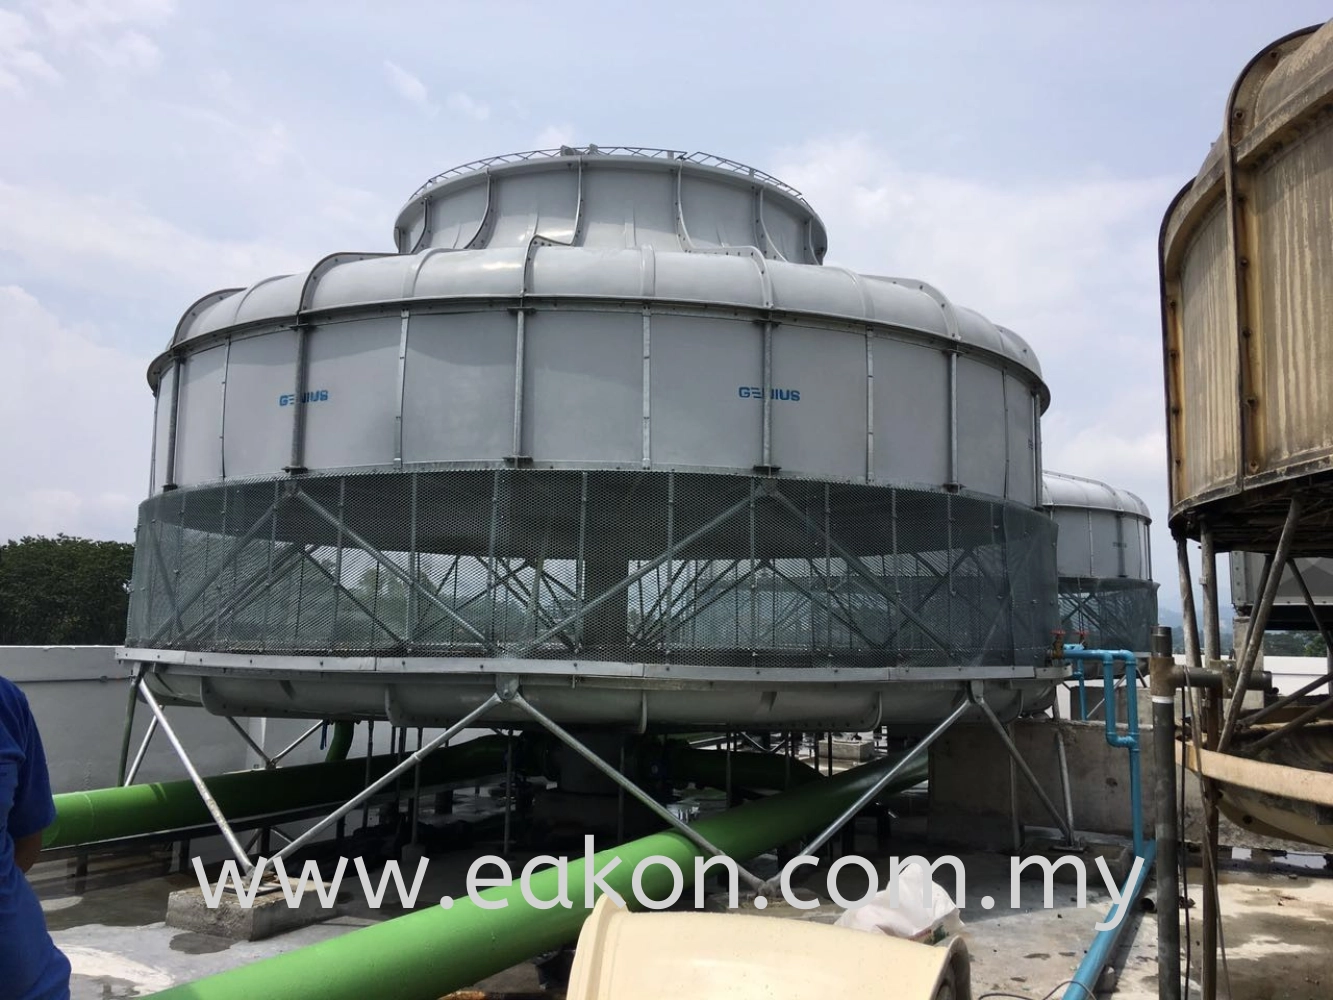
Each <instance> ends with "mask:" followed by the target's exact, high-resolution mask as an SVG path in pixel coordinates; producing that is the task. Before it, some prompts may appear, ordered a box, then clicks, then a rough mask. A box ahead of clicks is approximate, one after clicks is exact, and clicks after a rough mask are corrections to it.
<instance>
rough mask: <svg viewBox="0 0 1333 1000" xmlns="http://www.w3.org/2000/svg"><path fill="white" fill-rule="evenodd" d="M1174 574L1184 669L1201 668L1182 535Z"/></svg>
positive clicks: (1186, 545)
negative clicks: (1176, 578) (1178, 598)
mask: <svg viewBox="0 0 1333 1000" xmlns="http://www.w3.org/2000/svg"><path fill="white" fill-rule="evenodd" d="M1176 575H1177V577H1179V582H1180V607H1181V626H1180V631H1181V632H1182V633H1183V635H1184V639H1185V670H1186V672H1187V673H1188V672H1189V671H1191V670H1195V671H1197V670H1200V669H1202V664H1201V663H1200V656H1199V617H1198V614H1197V613H1196V612H1195V610H1194V586H1193V584H1192V582H1191V579H1192V577H1193V573H1192V572H1191V570H1190V554H1189V539H1187V538H1186V537H1185V536H1184V535H1180V536H1178V537H1177V538H1176Z"/></svg>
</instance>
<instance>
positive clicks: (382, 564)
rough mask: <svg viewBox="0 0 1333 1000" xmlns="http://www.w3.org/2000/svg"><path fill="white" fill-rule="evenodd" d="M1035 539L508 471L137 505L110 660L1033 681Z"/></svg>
mask: <svg viewBox="0 0 1333 1000" xmlns="http://www.w3.org/2000/svg"><path fill="white" fill-rule="evenodd" d="M1054 533H1055V526H1054V524H1053V523H1052V522H1051V520H1050V519H1049V518H1048V517H1045V516H1044V515H1043V514H1041V513H1040V512H1038V511H1034V510H1029V509H1026V508H1023V507H1020V506H1015V505H1011V504H1007V503H1003V502H997V501H988V500H985V499H980V498H976V497H973V496H968V495H962V494H949V493H945V492H931V491H922V490H904V489H897V488H893V487H881V486H866V485H848V484H831V483H821V482H812V481H797V480H774V479H764V478H750V477H744V476H724V475H707V474H686V473H675V472H610V471H597V472H577V471H546V470H529V469H506V470H492V471H449V472H415V473H398V474H366V475H351V476H329V477H318V478H303V479H300V480H292V481H284V482H281V483H274V482H271V481H270V482H264V483H240V484H229V485H226V486H220V487H208V488H200V489H194V490H179V491H174V492H170V493H165V494H162V495H159V496H157V497H154V498H152V499H150V500H148V501H146V502H145V503H144V504H143V505H142V507H141V509H140V522H139V532H138V546H137V551H136V562H135V568H134V580H133V589H132V594H131V602H130V616H129V638H128V640H127V643H128V644H129V645H132V646H139V647H157V648H171V649H188V650H199V651H244V652H261V653H262V652H284V653H335V654H336V653H346V654H370V653H376V654H382V655H411V654H417V655H428V654H429V655H457V656H503V657H527V658H558V659H575V658H577V659H586V660H610V661H622V662H656V663H669V662H680V663H692V664H701V665H717V666H747V665H763V666H780V665H786V664H790V665H793V666H812V665H824V664H831V663H837V664H842V665H856V666H889V665H904V664H910V665H918V666H941V665H945V664H951V665H987V666H993V665H1010V664H1021V665H1036V664H1039V663H1041V662H1042V661H1043V659H1044V655H1045V651H1046V649H1047V647H1048V644H1049V642H1050V638H1051V631H1052V629H1054V628H1055V626H1056V623H1057V621H1058V618H1057V606H1056V584H1055V569H1054V540H1055V534H1054Z"/></svg>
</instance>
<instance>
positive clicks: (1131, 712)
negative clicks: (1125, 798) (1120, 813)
mask: <svg viewBox="0 0 1333 1000" xmlns="http://www.w3.org/2000/svg"><path fill="white" fill-rule="evenodd" d="M1065 656H1066V657H1068V658H1069V659H1071V660H1073V661H1074V662H1075V663H1076V664H1079V663H1081V661H1083V660H1100V661H1101V664H1102V690H1103V692H1104V708H1105V716H1106V742H1107V743H1109V744H1110V745H1111V746H1113V747H1124V748H1125V749H1127V750H1128V751H1129V794H1130V804H1129V809H1130V825H1131V829H1132V831H1133V837H1134V854H1135V855H1136V856H1137V857H1142V856H1143V850H1144V847H1143V844H1144V839H1143V795H1142V784H1143V780H1142V773H1141V770H1140V762H1139V693H1138V682H1139V670H1138V666H1139V661H1138V658H1137V657H1135V655H1134V654H1133V653H1131V652H1130V651H1129V650H1127V649H1083V648H1081V647H1079V648H1075V647H1072V646H1066V647H1065ZM1116 660H1121V661H1123V662H1124V664H1125V690H1126V695H1125V708H1126V715H1127V716H1128V720H1127V732H1126V734H1125V735H1123V736H1122V735H1121V734H1120V732H1119V729H1118V726H1117V723H1116V699H1115V661H1116ZM1079 672H1080V673H1082V667H1081V666H1080V667H1079Z"/></svg>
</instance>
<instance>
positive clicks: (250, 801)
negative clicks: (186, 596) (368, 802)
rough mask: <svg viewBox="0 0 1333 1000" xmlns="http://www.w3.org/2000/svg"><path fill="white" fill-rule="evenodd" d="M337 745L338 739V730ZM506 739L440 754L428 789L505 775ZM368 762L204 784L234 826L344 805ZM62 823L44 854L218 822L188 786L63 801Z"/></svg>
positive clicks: (388, 763) (431, 764)
mask: <svg viewBox="0 0 1333 1000" xmlns="http://www.w3.org/2000/svg"><path fill="white" fill-rule="evenodd" d="M334 739H335V741H336V740H337V739H338V735H337V732H336V730H335V735H334ZM504 755H505V739H504V737H502V736H486V737H482V738H481V739H477V740H472V741H470V742H468V743H459V744H457V745H455V746H451V747H445V748H443V749H440V750H437V751H435V753H433V754H431V755H430V756H429V757H427V758H426V759H425V760H424V761H423V762H422V764H421V780H422V783H423V784H425V785H431V784H441V783H444V782H449V781H465V780H467V779H469V778H479V777H483V776H484V775H487V774H497V773H501V772H503V771H504V768H505V764H504ZM398 760H399V758H398V757H397V756H396V755H394V754H384V755H383V756H378V757H373V758H371V761H370V770H369V775H370V778H369V780H370V781H374V780H375V779H376V778H378V777H380V776H381V775H383V774H384V773H385V772H386V771H388V770H389V769H390V768H392V767H393V766H394V765H395V764H397V763H398ZM366 775H367V770H366V759H365V758H364V757H356V758H353V759H351V760H343V761H336V762H333V763H320V764H301V765H298V766H295V767H280V768H275V769H273V770H269V771H237V772H235V773H232V774H219V775H215V776H213V777H210V778H205V779H204V783H205V784H206V785H207V786H208V790H209V791H210V792H212V793H213V797H214V799H216V800H217V803H218V806H219V807H220V808H221V809H222V812H223V815H225V816H226V817H227V818H228V819H237V818H240V817H244V816H257V815H261V814H263V813H271V812H280V811H283V810H289V809H304V808H308V807H312V806H318V805H323V804H325V803H330V802H345V801H347V800H348V799H350V798H351V797H352V796H354V795H355V794H356V793H357V792H359V791H361V790H362V789H363V788H365V787H366V785H367V783H368V782H367V777H366ZM55 800H56V821H55V823H53V824H52V825H51V826H49V827H48V828H47V829H46V832H45V833H44V834H43V836H42V847H43V848H44V849H51V848H57V847H75V846H78V845H80V844H89V843H96V842H99V841H106V840H117V839H119V838H121V837H137V836H145V835H148V834H153V833H159V832H162V831H167V830H178V829H185V828H188V827H192V826H201V825H206V824H208V823H211V822H212V817H211V816H210V815H209V812H208V809H207V808H206V807H205V806H204V800H203V799H201V798H200V797H199V792H198V791H197V790H196V789H195V787H194V785H193V784H192V783H191V782H189V781H162V782H157V783H156V784H151V785H130V786H128V787H126V788H99V789H94V790H92V791H87V792H68V793H65V794H62V795H57V796H56V797H55Z"/></svg>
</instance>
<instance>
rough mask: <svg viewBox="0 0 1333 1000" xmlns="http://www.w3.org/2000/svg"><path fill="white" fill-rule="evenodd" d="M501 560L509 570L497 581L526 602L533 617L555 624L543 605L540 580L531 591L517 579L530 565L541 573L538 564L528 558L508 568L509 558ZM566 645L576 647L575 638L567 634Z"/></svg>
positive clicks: (511, 593)
mask: <svg viewBox="0 0 1333 1000" xmlns="http://www.w3.org/2000/svg"><path fill="white" fill-rule="evenodd" d="M501 561H502V562H504V563H505V564H506V570H507V572H505V573H504V574H503V575H502V576H500V577H499V578H497V579H496V583H497V584H498V585H499V586H501V587H503V588H504V589H505V591H506V592H507V593H509V595H510V596H512V597H517V598H518V599H519V600H520V601H522V602H523V603H524V604H526V605H528V607H529V608H530V609H531V611H532V616H533V618H537V619H541V620H542V621H543V622H544V623H545V624H547V625H553V624H555V618H554V617H553V616H552V615H551V613H550V612H549V611H547V610H546V609H545V608H543V607H542V606H541V600H540V598H539V597H538V594H537V590H538V588H539V587H540V585H541V583H540V580H536V579H534V585H533V589H532V590H531V591H529V590H528V589H527V588H525V587H524V586H523V582H522V581H521V580H516V579H515V577H517V576H518V574H520V573H522V572H523V570H524V569H526V568H527V567H529V566H531V567H532V570H533V572H534V573H540V572H541V571H540V570H539V569H538V568H537V565H536V564H535V563H529V562H528V561H527V560H526V559H521V560H519V566H518V568H517V569H509V568H508V562H509V560H507V559H503V560H501ZM565 645H566V646H568V647H569V648H570V649H571V650H572V649H574V646H575V643H574V640H573V639H571V638H569V637H568V636H565Z"/></svg>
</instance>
